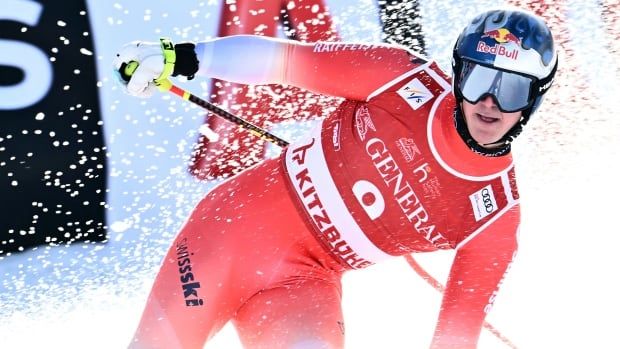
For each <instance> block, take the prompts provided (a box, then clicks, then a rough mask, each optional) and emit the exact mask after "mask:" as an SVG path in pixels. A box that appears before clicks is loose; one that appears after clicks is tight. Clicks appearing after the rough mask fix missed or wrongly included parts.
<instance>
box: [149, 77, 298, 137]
mask: <svg viewBox="0 0 620 349" xmlns="http://www.w3.org/2000/svg"><path fill="white" fill-rule="evenodd" d="M159 87H160V88H162V89H166V90H168V91H170V92H172V93H173V94H175V95H177V96H179V97H181V98H183V99H184V100H186V101H190V102H192V103H194V104H196V105H198V106H200V107H202V108H204V109H206V110H208V111H210V112H212V113H213V114H215V115H217V116H219V117H221V118H224V119H226V120H228V121H230V122H233V123H235V124H237V125H239V126H241V127H242V128H244V129H246V130H248V131H250V133H252V134H253V135H255V136H257V137H259V138H260V139H263V140H266V141H268V142H271V143H273V144H275V145H277V146H280V147H282V148H284V147H286V146H288V144H289V143H288V142H287V141H285V140H284V139H282V138H280V137H278V136H276V135H274V134H273V133H271V132H269V131H267V130H265V129H264V128H261V127H259V126H256V125H254V124H253V123H251V122H249V121H247V120H245V119H243V118H241V117H239V116H237V115H235V114H232V113H230V112H228V111H226V110H224V109H222V108H220V107H218V106H217V105H215V104H213V103H211V102H208V101H206V100H204V99H202V98H200V97H198V96H196V95H195V94H192V93H190V92H188V91H187V90H184V89H182V88H180V87H178V86H176V85H174V84H172V82H170V80H168V79H165V80H162V81H159Z"/></svg>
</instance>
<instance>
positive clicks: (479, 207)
mask: <svg viewBox="0 0 620 349" xmlns="http://www.w3.org/2000/svg"><path fill="white" fill-rule="evenodd" d="M469 200H470V201H471V206H472V209H473V210H474V217H476V221H479V220H481V219H483V218H484V217H486V216H488V215H490V214H491V213H493V212H495V211H497V209H498V207H497V202H496V201H495V194H494V193H493V188H492V187H491V185H490V184H489V185H487V186H486V187H484V188H482V189H480V190H478V191H477V192H475V193H473V194H471V195H470V196H469Z"/></svg>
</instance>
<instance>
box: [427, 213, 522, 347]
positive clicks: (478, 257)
mask: <svg viewBox="0 0 620 349" xmlns="http://www.w3.org/2000/svg"><path fill="white" fill-rule="evenodd" d="M518 215H519V213H518V208H517V207H515V208H514V209H512V210H510V211H508V212H506V214H504V215H503V216H502V217H500V218H499V219H498V220H497V221H496V222H495V223H494V224H492V225H491V226H490V227H488V228H487V229H485V230H484V231H483V232H481V233H480V234H479V235H477V236H476V237H474V238H473V239H471V240H470V241H468V242H467V243H466V244H464V246H462V247H460V248H459V249H458V250H457V253H456V255H455V257H454V261H453V264H452V268H451V270H450V274H449V277H448V282H447V284H446V290H445V292H444V296H443V300H442V304H441V310H440V312H439V319H438V322H437V327H436V328H435V335H434V337H433V343H432V345H431V348H433V349H445V348H472V349H473V348H476V345H477V342H478V338H479V336H480V331H481V329H482V326H483V323H484V319H485V317H486V315H487V313H488V312H489V311H490V310H491V308H492V306H493V303H494V301H495V297H496V296H497V293H498V291H499V288H500V286H501V285H502V283H503V280H504V277H505V276H506V273H507V272H508V271H509V269H510V265H511V263H512V261H513V258H514V257H515V255H516V251H517V238H516V222H517V221H518V218H517V217H518Z"/></svg>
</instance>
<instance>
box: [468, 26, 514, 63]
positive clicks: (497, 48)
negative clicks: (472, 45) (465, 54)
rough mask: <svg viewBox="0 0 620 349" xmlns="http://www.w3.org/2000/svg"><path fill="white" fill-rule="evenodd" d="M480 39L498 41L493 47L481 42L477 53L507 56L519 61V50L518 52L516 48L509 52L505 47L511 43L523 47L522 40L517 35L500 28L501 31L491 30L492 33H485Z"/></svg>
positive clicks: (477, 47)
mask: <svg viewBox="0 0 620 349" xmlns="http://www.w3.org/2000/svg"><path fill="white" fill-rule="evenodd" d="M480 38H481V39H484V38H492V39H494V40H495V41H496V43H495V45H493V46H491V45H488V44H487V43H486V42H484V41H482V40H480V41H478V46H476V51H478V52H482V53H490V54H492V55H496V56H505V57H506V58H510V59H514V60H516V59H517V56H518V55H519V50H517V49H516V48H515V49H512V50H509V49H507V48H506V46H504V45H505V44H508V43H511V42H512V43H515V44H517V45H521V39H519V38H518V37H517V36H516V35H514V34H513V33H511V32H510V31H509V30H508V29H506V28H499V29H494V30H490V31H487V32H484V34H482V36H481V37H480Z"/></svg>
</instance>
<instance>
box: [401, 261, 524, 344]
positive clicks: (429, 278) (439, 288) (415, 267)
mask: <svg viewBox="0 0 620 349" xmlns="http://www.w3.org/2000/svg"><path fill="white" fill-rule="evenodd" d="M405 260H407V263H409V266H411V268H412V269H413V270H414V271H415V272H416V273H417V274H418V275H420V277H421V278H422V279H424V280H425V281H426V282H427V283H428V284H429V285H431V286H432V287H433V288H434V289H436V290H437V291H438V292H439V293H443V292H444V289H445V287H444V286H443V285H442V284H441V282H439V281H437V279H435V278H434V277H433V276H432V275H431V274H429V272H427V271H426V270H424V268H422V266H421V265H420V264H419V263H418V261H416V260H415V259H414V258H413V256H412V255H405ZM482 326H483V327H484V328H485V329H487V330H488V331H489V332H491V333H492V334H493V335H494V336H495V337H496V338H497V339H499V340H500V341H502V342H503V343H504V344H506V346H508V347H509V348H511V349H517V346H516V345H514V343H512V341H511V340H510V339H509V338H508V337H506V336H504V335H503V334H502V333H501V332H500V331H499V330H498V329H497V328H495V326H493V325H491V324H490V323H489V322H487V321H485V322H484V323H483V324H482Z"/></svg>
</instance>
